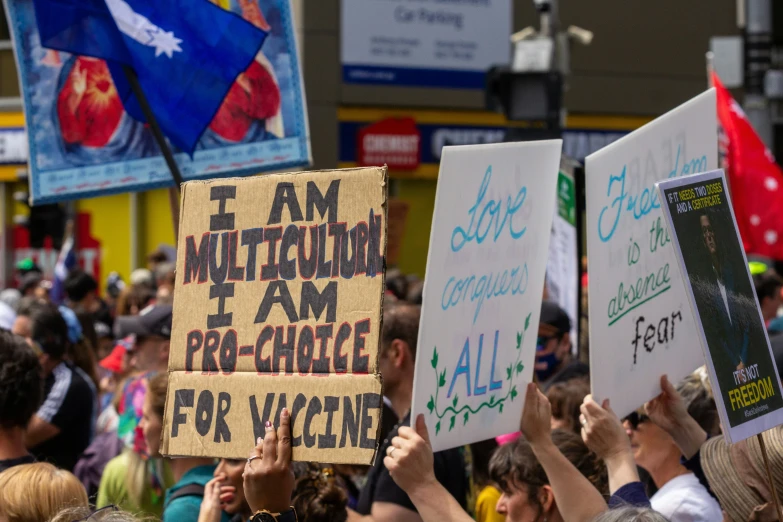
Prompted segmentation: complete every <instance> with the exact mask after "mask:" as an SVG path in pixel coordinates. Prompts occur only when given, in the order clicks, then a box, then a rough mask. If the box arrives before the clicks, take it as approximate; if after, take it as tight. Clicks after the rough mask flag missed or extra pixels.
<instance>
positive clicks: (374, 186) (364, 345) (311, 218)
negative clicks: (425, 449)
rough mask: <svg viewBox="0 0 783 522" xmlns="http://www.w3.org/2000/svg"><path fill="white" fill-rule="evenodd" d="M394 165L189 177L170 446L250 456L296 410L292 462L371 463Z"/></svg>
mask: <svg viewBox="0 0 783 522" xmlns="http://www.w3.org/2000/svg"><path fill="white" fill-rule="evenodd" d="M386 187H387V176H386V169H385V167H384V168H375V167H373V168H361V169H348V170H334V171H321V172H303V173H298V174H284V175H269V176H262V177H254V178H247V179H230V180H214V181H209V182H199V181H193V182H188V183H186V184H184V185H183V190H182V201H183V203H182V216H181V225H180V231H179V245H178V253H177V279H176V292H175V299H174V324H173V332H172V339H171V353H170V358H169V388H168V395H167V399H166V412H165V419H164V421H165V422H164V426H165V427H164V435H163V449H162V453H163V454H165V455H171V456H182V455H192V456H209V457H226V458H247V456H248V454H249V453H250V451H251V449H252V448H253V447H254V446H255V440H256V438H257V437H260V436H263V434H264V425H265V423H266V422H267V421H271V422H273V423H275V424H276V425H277V423H278V422H279V417H280V412H281V410H282V408H284V407H286V408H288V410H289V411H290V412H291V422H292V430H293V431H292V446H293V457H294V459H295V460H304V461H318V462H335V463H355V464H371V463H372V462H373V459H374V456H375V451H376V447H377V436H378V428H379V425H380V416H381V409H382V404H383V402H382V394H381V378H380V375H379V374H378V361H377V359H378V342H379V338H380V316H381V306H382V296H383V287H384V282H383V279H384V254H385V246H386Z"/></svg>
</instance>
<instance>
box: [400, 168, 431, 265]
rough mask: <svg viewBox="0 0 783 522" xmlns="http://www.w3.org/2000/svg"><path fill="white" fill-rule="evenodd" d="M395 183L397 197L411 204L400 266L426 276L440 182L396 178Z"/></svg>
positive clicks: (401, 250)
mask: <svg viewBox="0 0 783 522" xmlns="http://www.w3.org/2000/svg"><path fill="white" fill-rule="evenodd" d="M394 183H396V187H397V194H396V198H397V199H401V200H403V201H406V202H408V204H409V205H410V206H409V208H408V219H407V221H406V223H405V234H404V235H403V236H402V246H401V247H400V259H399V262H398V263H397V266H398V268H399V269H400V270H402V271H403V272H404V273H406V274H416V275H418V276H419V277H424V272H425V270H426V268H427V250H428V249H429V245H430V228H431V225H432V213H433V211H434V210H435V189H436V188H437V186H438V182H437V180H433V179H400V180H394Z"/></svg>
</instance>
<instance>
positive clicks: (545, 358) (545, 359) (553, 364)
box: [536, 337, 560, 381]
mask: <svg viewBox="0 0 783 522" xmlns="http://www.w3.org/2000/svg"><path fill="white" fill-rule="evenodd" d="M551 339H552V337H548V338H542V337H539V338H538V343H537V344H536V352H537V353H536V366H538V365H539V364H546V368H545V369H541V370H539V369H538V368H536V377H538V380H539V381H546V380H547V379H549V378H550V377H551V376H552V375H554V373H555V370H557V367H558V365H559V364H560V359H558V358H557V356H556V355H555V352H552V353H549V354H546V355H538V353H540V352H542V351H544V350H545V349H546V345H547V344H549V341H550V340H551Z"/></svg>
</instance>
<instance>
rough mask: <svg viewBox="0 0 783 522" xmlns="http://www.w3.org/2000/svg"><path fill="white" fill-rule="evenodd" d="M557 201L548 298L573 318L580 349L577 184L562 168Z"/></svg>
mask: <svg viewBox="0 0 783 522" xmlns="http://www.w3.org/2000/svg"><path fill="white" fill-rule="evenodd" d="M557 180H558V181H557V205H556V208H555V217H554V220H553V221H552V237H551V240H550V242H549V260H548V261H547V266H546V289H547V293H548V294H549V296H548V298H549V299H551V300H552V301H555V302H556V303H557V304H558V305H560V308H562V309H563V310H565V312H566V313H567V314H568V318H569V319H571V345H572V351H573V353H574V354H576V353H578V343H579V286H578V285H579V259H578V257H579V256H578V255H577V251H576V242H577V237H576V184H575V183H574V178H573V176H571V175H570V174H567V173H566V172H563V171H562V170H561V171H560V174H558V178H557Z"/></svg>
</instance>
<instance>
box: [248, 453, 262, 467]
mask: <svg viewBox="0 0 783 522" xmlns="http://www.w3.org/2000/svg"><path fill="white" fill-rule="evenodd" d="M260 458H261V457H259V456H258V455H253V456H252V457H250V458H249V459H247V464H248V465H250V463H251V462H253V460H254V459H260Z"/></svg>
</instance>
